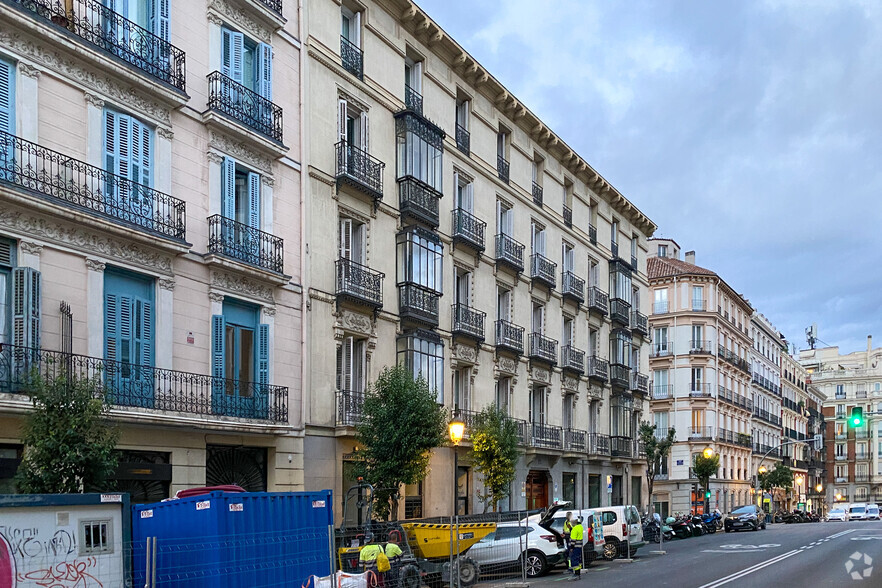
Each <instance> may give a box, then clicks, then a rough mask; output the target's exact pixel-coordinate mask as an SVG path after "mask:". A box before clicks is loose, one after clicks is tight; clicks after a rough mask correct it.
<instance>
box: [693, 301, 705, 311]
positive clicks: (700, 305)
mask: <svg viewBox="0 0 882 588" xmlns="http://www.w3.org/2000/svg"><path fill="white" fill-rule="evenodd" d="M706 310H707V301H706V300H701V299H699V298H693V299H692V311H693V312H704V311H706Z"/></svg>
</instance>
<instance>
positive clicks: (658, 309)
mask: <svg viewBox="0 0 882 588" xmlns="http://www.w3.org/2000/svg"><path fill="white" fill-rule="evenodd" d="M654 292H655V293H654V296H655V301H654V302H653V305H652V313H653V314H665V313H666V312H668V289H667V288H656V289H655V290H654Z"/></svg>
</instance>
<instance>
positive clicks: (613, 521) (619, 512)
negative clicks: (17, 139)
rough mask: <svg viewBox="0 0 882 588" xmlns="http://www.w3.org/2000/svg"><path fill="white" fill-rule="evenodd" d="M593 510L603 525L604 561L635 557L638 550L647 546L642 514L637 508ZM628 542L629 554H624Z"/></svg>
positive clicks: (608, 507)
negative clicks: (641, 518)
mask: <svg viewBox="0 0 882 588" xmlns="http://www.w3.org/2000/svg"><path fill="white" fill-rule="evenodd" d="M593 510H594V511H595V516H598V517H600V521H601V522H602V523H603V539H604V541H605V544H604V546H603V557H604V559H616V558H617V557H620V556H621V557H634V554H636V553H637V550H638V549H639V548H641V547H643V546H644V545H646V542H645V541H644V540H643V524H642V523H641V522H640V512H639V511H638V510H637V507H636V506H634V505H627V506H604V507H600V508H595V509H593ZM626 541H627V542H628V553H624V547H621V545H623V544H624V543H625V542H626Z"/></svg>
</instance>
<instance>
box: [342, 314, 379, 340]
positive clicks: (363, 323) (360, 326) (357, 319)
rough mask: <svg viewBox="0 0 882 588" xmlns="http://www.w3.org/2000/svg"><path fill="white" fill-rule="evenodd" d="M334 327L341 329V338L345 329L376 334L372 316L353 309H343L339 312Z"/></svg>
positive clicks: (363, 333) (365, 333)
mask: <svg viewBox="0 0 882 588" xmlns="http://www.w3.org/2000/svg"><path fill="white" fill-rule="evenodd" d="M334 328H335V329H336V330H338V331H340V337H341V338H342V337H343V331H349V332H353V333H360V334H362V335H373V334H374V323H373V321H372V320H371V317H369V316H368V315H365V314H361V313H359V312H353V311H351V310H342V311H340V312H339V313H337V321H336V324H335V325H334Z"/></svg>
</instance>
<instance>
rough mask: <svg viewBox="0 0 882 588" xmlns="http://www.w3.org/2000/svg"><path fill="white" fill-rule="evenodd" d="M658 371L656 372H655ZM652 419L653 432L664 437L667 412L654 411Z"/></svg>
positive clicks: (666, 430)
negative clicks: (653, 423) (653, 424)
mask: <svg viewBox="0 0 882 588" xmlns="http://www.w3.org/2000/svg"><path fill="white" fill-rule="evenodd" d="M656 373H658V372H656ZM665 380H667V370H665ZM652 415H653V420H654V421H655V434H656V436H657V437H664V436H665V435H667V433H668V429H669V428H670V427H669V425H668V413H666V412H654V413H652Z"/></svg>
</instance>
